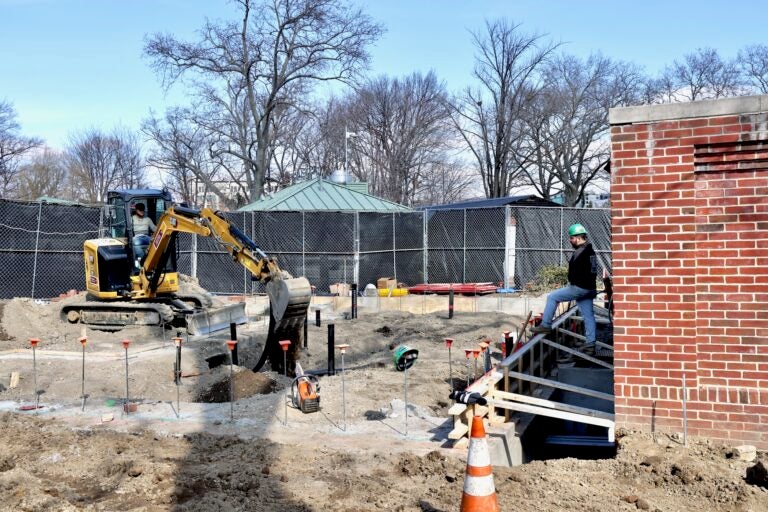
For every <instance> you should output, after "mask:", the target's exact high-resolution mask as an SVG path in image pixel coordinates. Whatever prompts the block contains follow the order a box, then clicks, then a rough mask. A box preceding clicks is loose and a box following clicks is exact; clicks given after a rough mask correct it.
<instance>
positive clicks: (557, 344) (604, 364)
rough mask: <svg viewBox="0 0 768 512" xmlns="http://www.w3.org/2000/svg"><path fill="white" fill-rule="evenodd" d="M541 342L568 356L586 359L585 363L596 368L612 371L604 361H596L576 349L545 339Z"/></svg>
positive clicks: (594, 358) (609, 365) (610, 365)
mask: <svg viewBox="0 0 768 512" xmlns="http://www.w3.org/2000/svg"><path fill="white" fill-rule="evenodd" d="M541 341H542V342H543V343H546V344H547V345H549V346H552V347H555V348H557V349H559V350H562V351H563V352H568V353H569V354H573V355H575V356H578V357H580V358H582V359H586V360H587V361H589V362H591V363H594V364H596V365H598V366H602V367H603V368H608V369H609V370H613V365H612V364H610V363H606V362H605V361H601V360H600V359H597V358H596V357H592V356H588V355H587V354H583V353H581V352H579V351H578V350H576V349H573V348H570V347H566V346H565V345H561V344H559V343H555V342H554V341H549V340H546V339H544V340H541Z"/></svg>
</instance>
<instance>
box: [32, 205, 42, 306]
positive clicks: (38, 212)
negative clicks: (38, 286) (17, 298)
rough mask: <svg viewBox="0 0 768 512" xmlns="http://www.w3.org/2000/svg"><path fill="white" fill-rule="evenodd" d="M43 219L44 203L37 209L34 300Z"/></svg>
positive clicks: (33, 278)
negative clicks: (41, 221)
mask: <svg viewBox="0 0 768 512" xmlns="http://www.w3.org/2000/svg"><path fill="white" fill-rule="evenodd" d="M42 217H43V202H42V201H40V206H39V207H38V208H37V233H36V235H35V260H34V263H33V264H32V298H33V299H34V298H35V281H36V280H37V249H38V247H39V246H40V220H41V219H42Z"/></svg>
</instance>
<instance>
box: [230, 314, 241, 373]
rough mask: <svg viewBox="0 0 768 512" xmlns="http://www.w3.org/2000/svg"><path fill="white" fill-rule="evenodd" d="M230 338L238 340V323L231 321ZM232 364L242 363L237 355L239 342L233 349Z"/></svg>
mask: <svg viewBox="0 0 768 512" xmlns="http://www.w3.org/2000/svg"><path fill="white" fill-rule="evenodd" d="M229 339H232V340H235V341H237V324H236V323H235V322H230V324H229ZM232 364H236V365H238V366H239V365H240V361H239V358H238V357H237V344H235V347H234V348H233V349H232Z"/></svg>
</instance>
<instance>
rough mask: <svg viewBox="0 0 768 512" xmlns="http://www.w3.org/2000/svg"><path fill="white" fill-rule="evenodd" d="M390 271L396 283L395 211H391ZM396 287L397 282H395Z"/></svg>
mask: <svg viewBox="0 0 768 512" xmlns="http://www.w3.org/2000/svg"><path fill="white" fill-rule="evenodd" d="M392 273H393V274H394V278H395V283H397V235H396V228H395V212H392ZM395 287H397V284H395Z"/></svg>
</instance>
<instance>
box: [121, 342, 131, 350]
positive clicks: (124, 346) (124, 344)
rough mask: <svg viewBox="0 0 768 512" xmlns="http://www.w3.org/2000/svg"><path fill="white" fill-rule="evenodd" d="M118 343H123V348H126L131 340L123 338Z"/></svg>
mask: <svg viewBox="0 0 768 512" xmlns="http://www.w3.org/2000/svg"><path fill="white" fill-rule="evenodd" d="M120 343H122V344H123V348H124V349H127V348H128V345H130V344H131V340H123V341H121V342H120Z"/></svg>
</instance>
